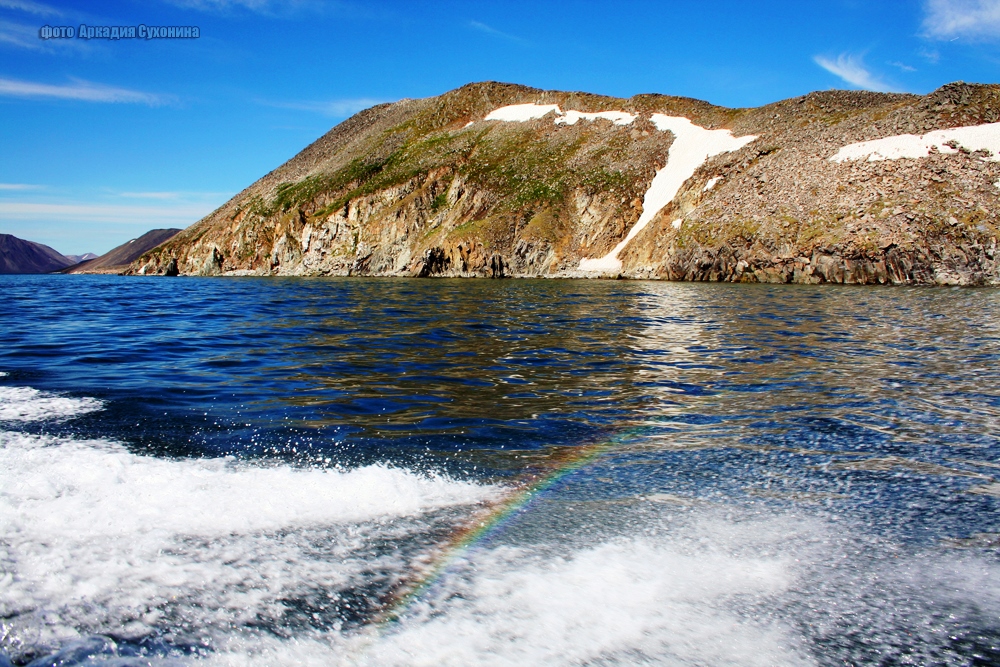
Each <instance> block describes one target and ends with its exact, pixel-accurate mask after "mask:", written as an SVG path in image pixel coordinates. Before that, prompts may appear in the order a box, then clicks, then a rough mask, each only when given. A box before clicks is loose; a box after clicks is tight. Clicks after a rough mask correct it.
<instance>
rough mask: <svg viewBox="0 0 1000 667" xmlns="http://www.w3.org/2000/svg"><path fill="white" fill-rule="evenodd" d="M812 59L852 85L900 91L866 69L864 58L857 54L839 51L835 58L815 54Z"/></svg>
mask: <svg viewBox="0 0 1000 667" xmlns="http://www.w3.org/2000/svg"><path fill="white" fill-rule="evenodd" d="M813 60H814V61H815V62H816V64H817V65H819V66H820V67H822V68H823V69H825V70H826V71H827V72H829V73H830V74H833V75H834V76H837V77H840V78H841V79H843V80H844V81H845V82H847V83H849V84H851V85H852V86H856V87H858V88H864V89H865V90H875V91H879V92H883V93H897V92H900V91H899V89H898V88H896V87H894V86H891V85H889V84H888V83H886V82H884V81H882V80H881V79H879V78H878V77H877V76H875V75H874V74H872V73H871V72H870V71H868V68H867V67H865V63H864V59H863V58H862V57H861V56H859V55H852V54H850V53H841V54H840V55H839V56H837V59H836V60H830V59H829V58H826V57H825V56H816V57H814V58H813Z"/></svg>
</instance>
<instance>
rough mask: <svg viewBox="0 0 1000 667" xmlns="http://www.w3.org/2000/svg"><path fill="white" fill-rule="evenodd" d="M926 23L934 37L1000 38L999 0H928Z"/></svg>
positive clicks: (928, 34) (927, 28) (928, 33)
mask: <svg viewBox="0 0 1000 667" xmlns="http://www.w3.org/2000/svg"><path fill="white" fill-rule="evenodd" d="M923 25H924V31H925V33H926V35H927V36H928V37H932V38H935V39H956V38H959V37H964V38H967V39H974V40H980V39H1000V0H927V1H926V2H925V3H924V24H923Z"/></svg>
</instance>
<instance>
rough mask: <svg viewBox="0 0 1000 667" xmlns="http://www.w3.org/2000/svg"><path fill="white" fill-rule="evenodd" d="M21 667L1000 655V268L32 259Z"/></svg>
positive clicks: (17, 635)
mask: <svg viewBox="0 0 1000 667" xmlns="http://www.w3.org/2000/svg"><path fill="white" fill-rule="evenodd" d="M0 373H2V375H0V652H2V655H0V665H3V661H4V659H5V658H4V656H6V657H7V658H9V659H10V660H11V661H13V663H14V664H15V665H25V664H29V663H30V664H31V665H32V666H33V667H41V666H42V665H46V666H48V665H67V666H69V665H115V666H117V667H132V666H137V665H202V664H204V665H511V664H519V665H637V664H650V665H706V666H708V665H722V664H726V665H810V664H812V665H831V666H832V665H926V664H943V665H996V664H1000V583H998V582H1000V567H998V565H1000V563H998V558H997V554H998V551H997V550H998V549H1000V514H998V511H997V510H998V503H1000V436H998V428H997V427H998V423H1000V419H998V417H1000V291H996V290H968V289H954V290H953V289H903V288H870V287H869V288H850V287H842V288H838V287H832V286H825V287H822V288H820V287H809V286H763V285H698V284H670V283H645V282H624V281H617V282H608V281H485V280H464V281H463V280H379V279H305V280H285V279H252V278H247V279H145V278H119V277H98V276H93V277H89V276H37V277H35V276H13V277H11V276H0Z"/></svg>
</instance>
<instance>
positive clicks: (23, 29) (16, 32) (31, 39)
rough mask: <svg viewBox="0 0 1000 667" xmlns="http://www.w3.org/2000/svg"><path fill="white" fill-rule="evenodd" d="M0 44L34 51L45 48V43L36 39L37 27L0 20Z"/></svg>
mask: <svg viewBox="0 0 1000 667" xmlns="http://www.w3.org/2000/svg"><path fill="white" fill-rule="evenodd" d="M0 43H2V44H8V45H11V46H16V47H19V48H22V49H32V50H35V51H42V50H43V49H44V47H45V42H43V41H42V40H40V39H38V26H31V25H24V24H22V23H14V22H12V21H4V20H0Z"/></svg>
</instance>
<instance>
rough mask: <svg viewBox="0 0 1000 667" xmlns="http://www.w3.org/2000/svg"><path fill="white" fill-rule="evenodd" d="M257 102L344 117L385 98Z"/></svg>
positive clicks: (378, 102)
mask: <svg viewBox="0 0 1000 667" xmlns="http://www.w3.org/2000/svg"><path fill="white" fill-rule="evenodd" d="M256 102H257V104H260V105H263V106H267V107H275V108H276V109H294V110H296V111H308V112H310V113H318V114H322V115H324V116H330V117H331V118H345V117H347V116H353V115H354V114H356V113H357V112H359V111H363V110H365V109H367V108H369V107H373V106H375V105H376V104H382V103H383V102H385V100H377V99H373V98H369V97H358V98H353V99H344V100H329V101H327V102H308V101H307V102H272V101H269V100H256Z"/></svg>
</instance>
